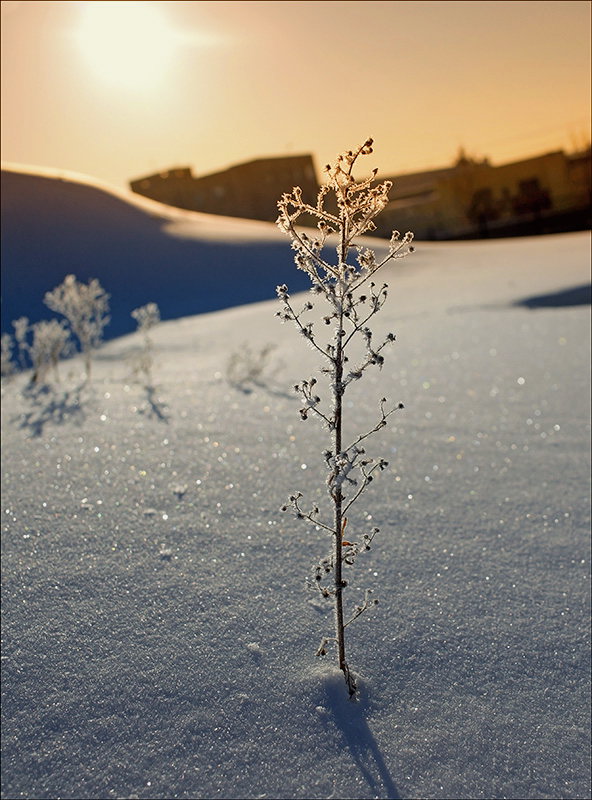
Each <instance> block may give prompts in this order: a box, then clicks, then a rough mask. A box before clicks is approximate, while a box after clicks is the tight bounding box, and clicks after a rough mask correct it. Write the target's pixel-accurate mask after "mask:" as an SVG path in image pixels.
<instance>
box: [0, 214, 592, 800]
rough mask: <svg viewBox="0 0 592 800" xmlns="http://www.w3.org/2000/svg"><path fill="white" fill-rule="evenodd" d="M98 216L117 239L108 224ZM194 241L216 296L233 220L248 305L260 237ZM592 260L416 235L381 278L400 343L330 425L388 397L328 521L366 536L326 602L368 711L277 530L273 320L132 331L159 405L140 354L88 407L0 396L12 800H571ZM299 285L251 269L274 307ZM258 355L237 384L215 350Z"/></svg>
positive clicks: (278, 395)
mask: <svg viewBox="0 0 592 800" xmlns="http://www.w3.org/2000/svg"><path fill="white" fill-rule="evenodd" d="M122 202H123V201H122ZM125 202H126V203H127V202H128V201H125ZM130 204H131V201H130ZM113 221H115V222H113ZM98 223H101V224H102V225H103V238H104V240H105V241H108V240H109V237H110V231H111V228H110V225H111V224H116V223H117V215H116V214H113V215H112V216H110V217H109V219H108V220H102V219H101V218H100V217H99V218H98ZM175 224H176V223H175ZM200 224H201V225H202V227H204V226H206V227H208V231H209V232H208V236H209V237H210V241H211V242H212V241H213V242H214V245H215V246H216V247H217V248H218V251H217V252H219V254H220V256H221V260H220V261H217V262H215V263H214V264H212V265H211V269H212V270H214V271H215V272H216V273H219V274H220V275H223V274H224V272H225V269H226V262H225V254H228V252H229V248H231V246H232V245H231V243H229V242H228V241H226V239H225V236H226V233H225V231H226V224H227V225H228V229H229V230H232V229H234V230H235V231H236V229H237V226H238V227H239V228H243V229H244V230H247V229H248V230H249V237H250V241H251V243H252V244H251V246H249V247H242V248H240V251H239V254H240V257H241V259H242V270H243V279H242V283H243V285H245V286H246V285H247V284H248V282H249V275H250V273H251V270H252V269H255V266H256V265H255V264H254V263H253V260H252V259H254V260H257V259H258V258H259V256H260V255H261V253H262V252H269V251H268V250H267V249H266V248H267V247H269V244H268V242H269V241H270V240H272V239H273V241H274V242H275V244H274V245H273V248H274V252H275V247H276V246H277V247H278V248H279V246H280V244H281V245H282V247H283V248H285V250H286V251H287V254H288V257H290V251H289V243H288V241H287V239H286V240H284V239H282V238H281V237H280V238H276V235H275V233H274V234H271V233H270V230H271V228H270V227H269V226H261V225H260V224H258V223H247V222H244V221H236V220H227V221H224V220H216V221H215V222H213V221H212V224H211V225H210V221H209V220H207V219H203V220H201V221H199V222H198V221H196V220H195V219H192V218H189V217H188V218H187V219H185V221H184V222H183V223H182V225H183V226H184V233H183V235H184V237H186V238H187V239H188V240H191V241H195V242H197V245H196V246H198V245H199V246H200V247H201V246H203V241H202V240H201V239H199V230H198V226H199V225H200ZM196 226H197V227H196ZM31 230H35V226H34V221H33V220H31V219H29V218H26V219H24V220H23V224H22V227H21V231H29V232H30V231H31ZM73 231H74V233H73V235H74V238H76V236H77V235H78V234H76V229H75V228H73ZM263 231H265V232H264V233H263ZM259 232H261V236H260V237H259ZM64 235H65V234H64ZM118 235H119V234H118ZM134 235H135V234H134ZM231 235H232V234H231V233H230V234H229V236H231ZM138 236H139V238H141V236H140V235H139V234H138ZM216 237H218V238H216ZM258 237H259V238H258ZM14 241H16V236H15V237H14ZM589 244H590V237H589V235H588V234H586V233H580V234H567V235H560V236H552V237H541V238H532V239H513V240H497V241H494V242H472V243H445V244H428V243H418V246H417V252H416V253H415V254H413V255H412V256H410V257H409V258H408V259H406V260H405V261H404V262H399V263H397V264H396V265H395V266H394V267H392V268H385V269H384V271H383V273H382V274H383V275H384V279H385V280H386V282H387V283H388V284H389V286H390V295H389V299H388V301H387V303H386V305H385V307H384V309H383V310H382V312H381V313H380V314H379V315H378V317H376V326H375V327H376V328H380V331H377V333H376V335H377V336H378V335H379V333H381V332H388V331H389V330H393V331H394V332H395V333H396V334H397V342H396V344H395V345H394V346H393V348H392V349H391V350H390V351H388V352H387V354H386V364H385V366H384V368H383V370H382V371H381V372H378V371H376V372H371V373H370V372H369V373H367V374H366V375H365V377H364V378H363V379H362V380H361V381H359V382H356V383H355V384H352V386H351V387H350V389H349V390H348V399H349V401H351V404H350V405H347V406H346V414H347V415H348V420H349V422H348V425H349V428H350V429H351V433H352V434H354V435H355V434H356V433H357V432H361V431H365V430H366V429H367V428H368V427H369V426H370V425H371V424H372V423H373V421H375V420H376V418H377V413H378V408H379V405H378V404H379V399H380V398H381V397H383V396H386V397H388V398H390V399H391V400H392V401H393V402H395V403H396V402H399V401H402V402H403V403H404V404H405V409H404V411H401V412H399V411H398V412H397V413H396V414H395V415H393V417H391V418H390V419H389V425H388V426H387V428H386V429H384V430H383V431H381V433H380V434H379V435H378V437H375V438H374V440H373V442H372V444H371V445H369V448H368V449H369V450H370V449H372V450H373V452H372V453H371V455H376V456H384V457H385V458H387V459H388V460H389V462H390V463H389V468H388V469H387V470H386V471H385V472H384V473H383V474H381V475H380V477H379V478H377V479H376V480H375V481H374V482H373V483H372V485H371V486H370V487H369V489H368V491H367V492H365V494H364V495H363V497H362V499H361V500H360V501H359V502H358V504H357V511H355V512H354V513H353V514H352V515H351V519H350V521H349V523H348V536H353V535H354V533H355V532H356V531H359V532H360V533H362V532H364V530H365V529H366V528H367V527H368V526H370V527H373V526H374V525H376V526H378V527H379V528H380V529H381V533H380V534H379V535H378V536H377V537H376V539H375V540H374V543H373V547H372V551H371V552H370V553H367V554H364V555H363V556H360V558H359V559H358V561H357V563H356V565H355V567H354V568H353V571H351V572H350V574H349V575H348V579H349V581H350V585H349V586H348V588H347V590H346V595H345V596H346V603H347V604H348V605H349V606H350V607H353V606H354V605H355V604H356V603H359V602H360V599H362V598H363V595H364V590H365V589H366V588H371V589H372V590H373V592H374V594H373V597H376V598H378V599H379V601H380V603H379V605H378V606H377V607H376V609H373V610H371V611H368V612H367V613H366V614H364V615H363V616H362V617H361V618H360V619H359V620H357V621H356V622H355V623H353V624H352V625H351V626H350V627H349V628H348V629H347V647H348V659H349V662H350V665H351V667H352V669H353V670H354V672H355V673H356V674H357V675H358V676H359V682H360V686H361V699H360V701H359V702H358V703H352V702H350V701H348V699H347V693H346V690H345V683H344V681H343V678H342V676H341V674H340V673H339V671H338V670H336V668H335V666H334V664H333V660H332V656H331V654H330V655H329V656H327V657H326V658H323V659H320V658H315V655H314V653H315V651H316V649H317V647H318V645H319V642H320V640H321V638H322V637H323V636H324V635H327V634H329V635H330V632H331V615H330V612H329V609H328V608H326V607H325V606H324V605H322V603H321V598H320V597H319V595H318V593H316V594H315V593H313V592H311V591H310V590H308V589H307V588H306V586H305V578H306V577H307V575H309V574H310V571H311V567H312V565H313V564H314V563H316V561H317V560H318V558H319V557H322V556H323V555H324V553H325V550H326V549H327V546H328V542H327V540H326V538H325V535H324V534H323V533H322V532H319V531H314V530H311V529H310V526H307V525H306V524H304V523H302V522H301V521H298V520H296V519H294V518H293V517H291V516H290V515H289V514H282V513H281V512H280V511H279V507H280V506H281V505H282V504H283V503H284V502H285V501H286V500H287V498H288V496H289V495H290V494H291V493H293V492H295V491H301V492H303V494H304V500H306V501H307V503H311V504H312V503H313V502H315V503H319V504H321V503H323V502H324V493H325V487H324V481H325V477H326V468H325V464H324V461H323V458H322V451H323V449H325V446H326V442H325V441H324V437H325V436H326V434H325V432H324V431H322V429H321V428H320V427H319V426H317V425H316V424H315V421H314V420H312V419H311V420H308V421H306V422H304V421H301V420H300V417H299V414H298V407H299V404H298V401H297V398H296V396H295V394H294V393H293V391H292V386H293V385H294V383H295V382H298V381H300V380H302V379H303V378H309V377H310V376H311V375H313V374H314V373H315V371H316V367H317V358H316V356H315V354H314V352H313V351H312V350H311V349H310V348H308V347H306V346H305V343H304V342H303V340H302V339H301V337H299V336H298V334H297V332H296V331H295V330H294V329H293V328H292V327H291V326H289V325H288V324H285V325H282V324H281V323H280V322H279V320H278V319H277V318H276V317H275V316H274V314H275V312H276V311H277V310H279V308H280V304H279V303H278V302H277V301H273V300H271V301H263V302H256V303H250V304H246V305H241V306H239V307H234V308H227V309H225V310H220V311H216V312H213V313H204V314H199V315H197V316H186V317H184V318H181V319H168V320H167V321H165V322H163V323H161V324H160V325H158V326H156V327H155V328H153V329H152V331H151V338H152V339H153V341H154V347H155V349H154V366H153V377H154V385H153V386H150V387H144V386H142V385H141V384H138V383H134V382H133V380H132V379H131V377H130V375H131V367H130V365H131V363H132V359H133V356H134V353H137V352H138V350H139V349H140V347H141V346H142V338H141V335H139V334H131V335H126V336H121V337H119V338H115V339H112V340H111V341H109V342H108V343H107V344H106V345H105V346H104V347H103V348H102V349H101V350H100V351H99V352H98V354H97V357H96V360H95V363H94V365H93V382H92V384H91V385H86V386H85V385H83V383H82V377H81V375H82V372H83V365H82V361H81V359H80V358H75V359H72V360H69V361H65V362H62V364H61V365H60V371H61V383H60V384H57V383H53V384H52V385H51V386H49V387H47V388H46V389H45V390H42V391H39V392H34V391H31V389H30V388H28V387H27V379H28V375H26V374H21V375H17V376H16V377H14V378H12V379H10V380H3V383H2V400H3V402H2V451H3V463H2V476H3V477H2V489H3V491H2V534H3V535H2V556H3V559H2V560H3V609H4V622H3V654H2V659H3V660H2V667H3V668H2V680H3V703H2V714H3V726H2V735H3V778H2V780H3V790H2V791H3V797H6V798H58V797H61V798H68V797H70V798H74V797H79V798H110V797H113V798H133V797H136V798H375V797H376V798H386V797H388V798H395V797H401V798H418V797H422V798H533V799H534V798H585V797H589V796H590V789H591V787H590V771H589V754H590V752H589V744H590V740H589V731H590V718H589V716H590V715H589V707H590V704H589V689H590V684H589V677H590V661H589V655H590V649H589V645H590V642H589V634H590V623H589V619H590V606H589V575H590V572H589V570H590V549H589V525H590V479H589V474H590V406H589V400H590V394H589V363H590V334H589V332H590V307H589V299H587V295H586V290H585V288H584V287H585V286H586V285H587V284H588V283H589ZM23 247H24V245H23ZM21 252H22V251H21ZM130 252H131V249H130ZM236 263H238V260H237V262H236ZM233 264H234V262H231V266H232V269H233V270H234V271H233V272H232V275H233V279H235V280H236V279H237V275H239V273H238V272H237V271H236V270H235V269H234V266H233ZM68 271H75V270H71V269H70V268H66V269H65V270H64V272H63V274H61V275H60V276H58V280H57V282H59V281H60V280H61V279H62V278H63V277H64V275H65V274H66V272H68ZM261 276H263V272H262V273H261ZM79 277H80V276H79ZM96 277H99V278H101V276H100V275H97V276H96ZM157 277H159V279H161V280H162V273H161V274H160V276H157ZM295 278H297V271H296V269H295V268H294V267H293V268H292V273H290V274H284V273H282V276H281V277H279V278H278V279H276V278H275V276H274V274H273V272H269V273H268V279H269V284H270V287H269V288H270V296H272V294H273V292H274V289H275V285H276V284H277V283H283V282H286V283H287V284H288V286H289V287H290V288H292V287H294V286H295V280H294V279H295ZM148 280H149V281H153V283H151V286H155V285H156V279H155V277H154V276H151V277H150V276H149V277H148ZM48 288H51V286H47V285H46V286H44V290H46V289H48ZM106 288H107V289H108V290H109V287H107V286H106ZM571 289H574V290H575V291H574V292H573V293H572V294H571V295H569V294H568V295H565V294H562V293H564V292H565V291H566V290H571ZM533 298H535V299H533ZM536 298H538V299H536ZM541 298H543V299H541ZM299 299H300V298H296V300H299ZM304 299H305V296H303V297H302V301H304ZM149 301H156V302H159V301H160V297H159V296H156V295H154V294H151V295H150V296H148V297H145V298H141V299H140V300H139V301H136V302H135V305H134V304H132V305H131V308H133V307H135V306H137V305H139V304H141V303H142V302H149ZM567 303H570V304H567ZM171 307H172V306H171ZM131 308H130V310H131ZM318 313H319V315H320V314H321V311H320V309H319V311H318ZM270 343H273V344H274V345H275V349H274V350H273V352H272V355H271V358H270V363H269V366H268V367H267V368H266V370H264V372H263V373H262V375H261V376H259V378H258V379H257V382H256V383H251V384H244V385H242V386H235V385H231V384H230V383H229V381H228V380H227V374H226V366H227V364H228V361H229V359H230V357H231V355H232V354H233V353H235V352H237V351H238V350H239V349H240V347H241V346H243V345H245V344H248V345H249V347H250V349H251V352H256V351H257V350H260V349H261V348H263V347H264V346H266V345H268V344H270ZM304 500H303V502H304ZM352 510H353V509H352Z"/></svg>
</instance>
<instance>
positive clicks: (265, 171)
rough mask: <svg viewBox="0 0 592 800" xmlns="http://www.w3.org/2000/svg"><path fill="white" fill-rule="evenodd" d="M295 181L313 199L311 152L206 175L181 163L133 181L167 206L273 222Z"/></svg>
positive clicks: (314, 179) (314, 182) (134, 188)
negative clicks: (199, 174) (283, 195)
mask: <svg viewBox="0 0 592 800" xmlns="http://www.w3.org/2000/svg"><path fill="white" fill-rule="evenodd" d="M294 186H300V187H301V189H302V193H303V197H304V199H305V200H307V201H309V202H311V203H314V202H315V200H316V196H317V194H318V191H319V184H318V181H317V177H316V172H315V168H314V164H313V160H312V156H310V155H300V156H283V157H279V158H261V159H257V160H255V161H249V162H247V163H245V164H237V165H236V166H233V167H230V168H229V169H226V170H224V171H222V172H216V173H214V174H211V175H204V176H202V177H194V175H193V174H192V172H191V169H190V168H189V167H180V168H175V169H171V170H169V171H167V172H162V173H158V174H156V175H149V176H147V177H145V178H139V179H138V180H134V181H131V182H130V187H131V189H132V191H134V192H136V193H137V194H141V195H144V196H145V197H150V198H151V199H152V200H158V201H159V202H161V203H166V204H167V205H172V206H176V207H178V208H185V209H188V210H191V211H203V212H204V213H207V214H220V215H222V216H228V217H244V218H245V219H259V220H267V221H269V222H273V221H275V220H276V219H277V216H278V209H277V201H278V200H279V199H280V197H281V196H282V194H283V193H284V192H289V191H291V190H292V188H293V187H294Z"/></svg>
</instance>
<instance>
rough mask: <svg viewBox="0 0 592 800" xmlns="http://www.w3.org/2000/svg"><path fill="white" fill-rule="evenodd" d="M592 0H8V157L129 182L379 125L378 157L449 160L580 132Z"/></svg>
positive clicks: (361, 134)
mask: <svg viewBox="0 0 592 800" xmlns="http://www.w3.org/2000/svg"><path fill="white" fill-rule="evenodd" d="M97 5H100V6H101V7H102V9H105V8H106V7H108V9H109V11H108V12H105V13H106V14H107V16H105V18H104V19H103V20H102V21H101V20H100V19H99V18H98V17H97V18H93V17H92V14H93V13H94V11H96V6H97ZM130 7H132V8H130ZM590 8H591V6H590V3H589V2H587V1H577V2H569V1H566V0H560V1H559V2H555V1H554V0H553V1H549V2H537V1H536V0H535V1H534V2H533V1H532V0H529V2H518V1H516V2H500V1H499V0H495V1H494V2H487V1H485V2H432V1H429V2H373V1H372V0H365V2H335V1H334V2H269V1H268V2H250V1H248V0H246V1H244V2H146V3H144V2H135V3H117V2H102V3H100V4H95V3H85V2H26V3H25V2H3V3H2V158H3V160H5V161H9V162H17V163H22V164H29V165H37V166H43V167H55V168H59V169H64V170H73V171H76V172H82V173H85V174H88V175H91V176H93V177H96V178H98V179H100V180H103V181H106V182H108V183H111V184H113V185H116V186H125V185H126V184H127V182H128V180H130V179H132V178H137V177H141V176H142V175H146V174H149V173H152V172H157V171H159V170H164V169H167V168H169V167H172V166H180V165H186V166H191V167H192V168H193V169H194V171H195V173H196V174H207V173H209V172H213V171H215V170H218V169H222V168H225V167H227V166H229V165H231V164H233V163H237V162H241V161H246V160H250V159H252V158H258V157H263V156H270V155H280V154H283V153H294V154H296V153H313V155H314V157H315V161H316V164H317V166H318V167H322V166H323V164H324V163H326V162H327V161H329V160H331V159H332V158H333V157H334V156H335V155H336V154H337V153H338V152H341V151H342V150H344V149H348V148H351V147H354V146H356V145H357V144H359V143H361V142H362V141H363V140H364V139H365V138H366V137H367V136H372V137H374V139H375V142H376V146H375V156H374V159H375V165H376V166H378V167H379V170H380V173H381V174H393V173H397V172H410V171H415V170H421V169H427V168H430V167H439V166H446V165H448V164H450V163H451V162H452V161H453V160H454V158H455V156H456V154H457V152H458V149H459V148H460V147H461V146H463V147H464V148H465V149H466V151H467V152H468V153H469V154H470V155H473V156H475V157H485V156H487V157H489V158H490V159H491V160H492V161H493V163H504V162H507V161H511V160H514V159H519V158H523V157H526V156H528V155H532V154H538V153H541V152H545V151H548V150H555V149H560V148H563V149H566V150H574V149H578V148H581V147H583V146H584V145H585V144H587V143H588V142H589V140H590ZM113 12H115V16H113ZM109 13H110V14H111V16H108V14H109ZM114 20H115V21H114ZM371 166H374V164H373V165H371Z"/></svg>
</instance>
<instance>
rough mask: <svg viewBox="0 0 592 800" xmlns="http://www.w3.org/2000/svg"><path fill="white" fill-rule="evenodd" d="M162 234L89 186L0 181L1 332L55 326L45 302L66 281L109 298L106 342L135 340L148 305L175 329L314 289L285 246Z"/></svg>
mask: <svg viewBox="0 0 592 800" xmlns="http://www.w3.org/2000/svg"><path fill="white" fill-rule="evenodd" d="M40 209H42V212H40ZM166 224H167V221H166V220H163V219H162V218H159V217H158V216H156V215H151V214H150V213H148V212H147V211H145V210H144V209H141V208H137V207H135V206H134V205H133V204H131V203H127V202H125V200H123V199H120V198H118V197H117V196H116V195H113V194H110V193H109V192H106V191H103V190H101V189H100V188H97V187H94V186H90V185H86V184H72V183H70V182H66V181H59V180H57V179H55V178H43V177H39V176H37V175H34V176H31V175H26V174H21V173H13V172H6V171H3V173H2V331H3V332H6V331H7V332H10V333H12V324H11V323H12V320H14V319H17V318H18V317H20V316H26V317H28V318H29V320H30V321H31V322H37V321H38V320H40V319H49V318H51V317H54V316H55V314H54V313H53V312H52V311H50V309H48V308H47V306H45V305H44V303H43V297H44V295H45V293H46V292H47V291H50V290H51V289H53V288H55V287H56V286H58V285H59V284H60V283H61V282H62V281H63V279H64V277H65V276H66V275H67V274H70V273H71V274H74V275H76V277H77V278H78V280H80V281H83V282H85V283H86V282H87V281H88V280H89V279H90V278H98V280H99V281H100V283H101V285H102V286H103V288H104V289H105V291H106V292H108V293H109V294H110V295H111V298H110V307H111V323H110V324H109V325H108V326H107V327H106V328H105V338H106V339H110V338H114V337H117V336H121V335H123V334H126V333H129V332H131V331H133V330H135V329H136V323H135V320H133V319H132V318H131V317H130V313H131V311H132V310H133V309H134V308H137V307H138V306H141V305H144V304H145V303H148V302H156V303H158V306H159V308H160V312H161V317H162V319H163V320H166V319H177V318H179V317H185V316H191V315H194V314H203V313H207V312H211V311H218V310H220V309H224V308H230V307H233V306H237V305H243V304H245V303H254V302H259V301H263V300H272V299H274V298H275V296H276V295H275V287H276V286H277V285H278V284H282V283H286V284H288V286H289V288H290V291H291V292H298V291H303V290H306V289H308V288H309V286H310V281H309V280H308V278H307V276H306V275H305V274H304V273H303V272H302V271H300V270H297V269H296V267H295V266H294V262H293V259H292V251H291V249H290V244H289V240H288V239H287V238H286V239H285V241H283V240H282V239H281V238H278V240H277V242H276V241H273V240H271V241H266V240H257V239H255V240H246V241H236V240H232V241H228V242H220V241H211V240H208V239H207V238H204V239H194V238H181V237H179V236H173V235H171V234H169V233H168V232H167V231H166Z"/></svg>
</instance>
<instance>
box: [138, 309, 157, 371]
mask: <svg viewBox="0 0 592 800" xmlns="http://www.w3.org/2000/svg"><path fill="white" fill-rule="evenodd" d="M132 317H133V318H134V319H135V320H136V322H137V323H138V332H139V333H141V334H142V336H143V346H142V350H141V352H140V353H139V355H138V356H137V359H136V363H135V365H134V372H135V373H140V374H143V375H144V378H145V381H146V384H147V385H150V384H151V383H152V363H153V351H154V344H153V342H152V339H151V338H150V331H151V330H152V328H154V326H155V325H158V323H159V322H160V310H159V308H158V306H157V305H156V303H146V305H145V306H140V308H135V309H134V310H133V311H132Z"/></svg>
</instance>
